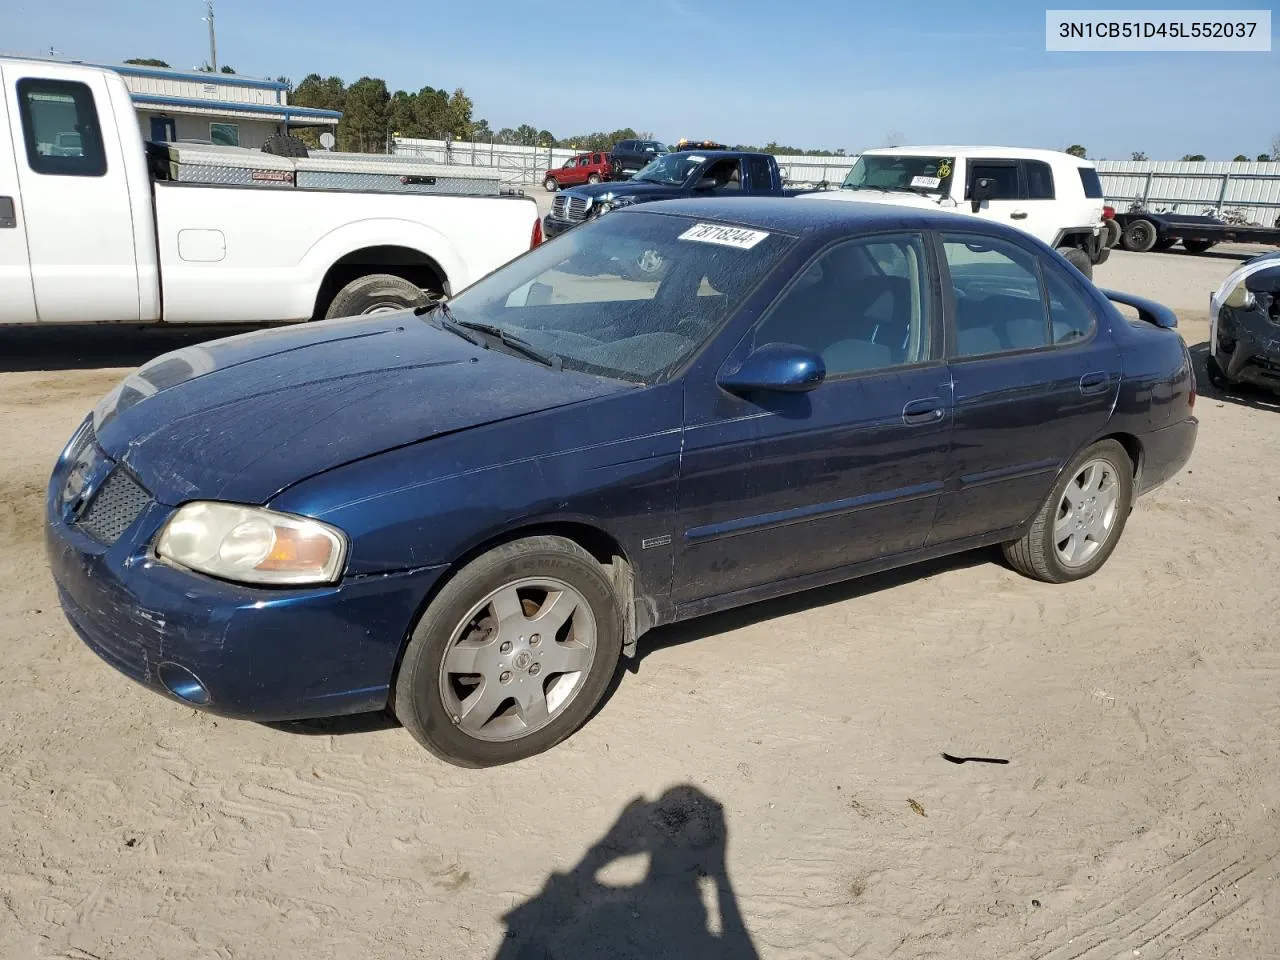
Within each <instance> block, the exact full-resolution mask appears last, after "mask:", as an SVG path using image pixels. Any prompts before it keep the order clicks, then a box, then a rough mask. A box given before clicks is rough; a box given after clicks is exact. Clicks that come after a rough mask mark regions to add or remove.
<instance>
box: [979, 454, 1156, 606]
mask: <svg viewBox="0 0 1280 960" xmlns="http://www.w3.org/2000/svg"><path fill="white" fill-rule="evenodd" d="M1132 504H1133V461H1131V460H1130V459H1129V454H1128V453H1127V452H1126V451H1125V449H1124V447H1122V446H1121V445H1120V444H1119V443H1117V442H1116V441H1115V440H1100V441H1099V442H1097V443H1095V444H1093V445H1092V446H1090V447H1089V448H1087V449H1086V450H1083V451H1081V452H1080V454H1078V455H1077V456H1076V458H1075V459H1074V460H1072V461H1071V463H1070V464H1069V465H1068V466H1067V469H1066V470H1064V471H1063V472H1062V476H1061V477H1059V478H1058V482H1057V483H1056V484H1054V486H1053V489H1052V490H1051V491H1049V496H1048V497H1046V498H1045V501H1044V503H1043V504H1041V506H1040V509H1039V510H1038V511H1037V512H1036V515H1035V517H1034V518H1033V519H1032V521H1031V526H1030V528H1029V529H1028V530H1027V532H1026V533H1025V534H1023V535H1022V537H1021V539H1018V540H1015V541H1013V542H1012V543H1006V544H1005V545H1004V555H1005V559H1006V560H1008V561H1009V564H1010V566H1012V567H1013V568H1014V569H1015V570H1017V571H1018V572H1019V573H1021V574H1023V575H1025V576H1028V577H1032V578H1033V579H1036V580H1043V581H1045V582H1047V583H1067V582H1069V581H1072V580H1081V579H1083V578H1084V577H1087V576H1089V575H1090V574H1093V573H1096V572H1097V571H1098V569H1099V568H1100V567H1101V566H1102V565H1103V564H1104V563H1106V562H1107V558H1108V557H1110V556H1111V553H1112V551H1113V550H1115V548H1116V544H1117V543H1118V542H1119V541H1120V534H1121V533H1122V532H1123V531H1124V525H1125V522H1126V521H1127V520H1128V519H1129V510H1130V508H1131V506H1132Z"/></svg>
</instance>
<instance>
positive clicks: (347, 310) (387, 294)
mask: <svg viewBox="0 0 1280 960" xmlns="http://www.w3.org/2000/svg"><path fill="white" fill-rule="evenodd" d="M432 299H433V296H432V294H430V293H428V292H427V291H425V290H423V289H421V288H420V287H417V286H415V285H414V284H412V283H410V282H409V281H408V280H405V279H404V278H403V277H397V276H394V275H393V274H390V273H372V274H369V275H368V276H364V277H357V278H356V279H355V280H352V281H351V282H350V283H348V284H347V285H346V286H345V287H343V288H342V289H341V290H339V291H338V295H337V296H336V297H334V298H333V302H332V303H330V304H329V309H328V310H326V311H325V313H324V318H325V319H326V320H333V319H336V318H337V317H356V316H363V315H366V314H372V313H388V312H390V311H392V310H408V309H411V308H413V307H421V306H423V305H425V304H428V303H430V302H431V301H432Z"/></svg>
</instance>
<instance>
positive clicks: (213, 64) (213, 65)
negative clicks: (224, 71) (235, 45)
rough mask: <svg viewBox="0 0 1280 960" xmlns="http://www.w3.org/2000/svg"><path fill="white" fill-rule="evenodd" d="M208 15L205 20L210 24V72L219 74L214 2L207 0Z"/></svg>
mask: <svg viewBox="0 0 1280 960" xmlns="http://www.w3.org/2000/svg"><path fill="white" fill-rule="evenodd" d="M205 2H206V7H207V9H208V13H207V14H206V15H205V17H204V18H203V19H204V21H205V23H207V24H209V72H210V73H217V72H218V40H217V37H216V36H215V35H214V32H213V0H205Z"/></svg>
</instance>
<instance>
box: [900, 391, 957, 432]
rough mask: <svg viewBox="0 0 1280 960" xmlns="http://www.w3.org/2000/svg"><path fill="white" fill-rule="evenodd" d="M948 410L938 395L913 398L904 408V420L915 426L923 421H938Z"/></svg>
mask: <svg viewBox="0 0 1280 960" xmlns="http://www.w3.org/2000/svg"><path fill="white" fill-rule="evenodd" d="M946 413H947V411H946V410H945V409H944V407H943V406H942V401H941V400H939V399H938V398H937V397H924V398H922V399H920V400H911V401H909V402H908V403H907V404H906V405H905V406H904V407H903V408H902V422H903V423H905V424H908V425H912V426H915V425H917V424H922V423H937V422H938V421H939V420H941V419H942V418H943V417H944V416H946Z"/></svg>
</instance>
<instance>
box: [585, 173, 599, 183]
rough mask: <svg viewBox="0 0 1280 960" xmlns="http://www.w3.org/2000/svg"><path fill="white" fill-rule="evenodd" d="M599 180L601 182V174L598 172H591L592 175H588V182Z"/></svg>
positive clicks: (597, 181)
mask: <svg viewBox="0 0 1280 960" xmlns="http://www.w3.org/2000/svg"><path fill="white" fill-rule="evenodd" d="M599 182H600V174H598V173H593V174H591V176H589V177H587V183H599Z"/></svg>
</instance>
